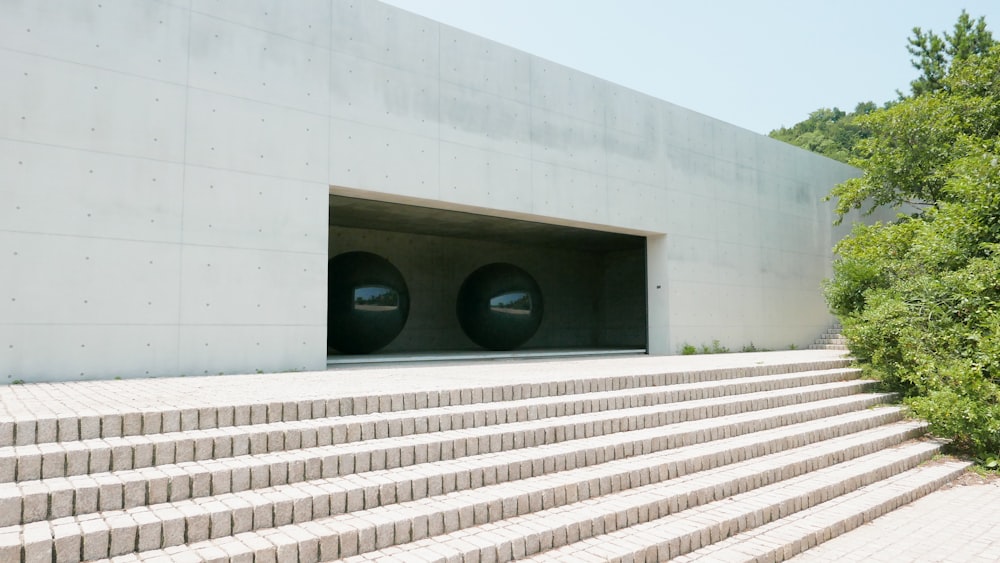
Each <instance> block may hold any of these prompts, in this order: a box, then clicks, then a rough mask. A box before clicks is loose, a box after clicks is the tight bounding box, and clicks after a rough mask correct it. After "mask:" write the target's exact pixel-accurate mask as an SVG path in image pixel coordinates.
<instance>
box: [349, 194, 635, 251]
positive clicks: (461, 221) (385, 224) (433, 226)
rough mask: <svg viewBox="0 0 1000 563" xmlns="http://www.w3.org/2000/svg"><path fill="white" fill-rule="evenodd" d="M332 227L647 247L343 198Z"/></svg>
mask: <svg viewBox="0 0 1000 563" xmlns="http://www.w3.org/2000/svg"><path fill="white" fill-rule="evenodd" d="M330 226H331V227H333V226H336V227H349V228H358V229H374V230H378V231H393V232H399V233H414V234H420V235H432V236H441V237H456V238H465V239H475V240H492V241H501V242H507V243H513V244H524V245H530V246H547V247H554V248H572V249H576V250H585V251H590V252H600V253H604V252H613V251H618V250H630V249H641V248H643V246H644V244H645V238H644V237H641V236H635V235H626V234H621V233H610V232H605V231H595V230H590V229H580V228H576V227H564V226H560V225H550V224H546V223H536V222H532V221H521V220H517V219H506V218H502V217H492V216H490V215H479V214H475V213H463V212H459V211H448V210H443V209H434V208H431V207H420V206H415V205H404V204H400V203H389V202H384V201H375V200H369V199H360V198H353V197H345V196H338V195H331V196H330Z"/></svg>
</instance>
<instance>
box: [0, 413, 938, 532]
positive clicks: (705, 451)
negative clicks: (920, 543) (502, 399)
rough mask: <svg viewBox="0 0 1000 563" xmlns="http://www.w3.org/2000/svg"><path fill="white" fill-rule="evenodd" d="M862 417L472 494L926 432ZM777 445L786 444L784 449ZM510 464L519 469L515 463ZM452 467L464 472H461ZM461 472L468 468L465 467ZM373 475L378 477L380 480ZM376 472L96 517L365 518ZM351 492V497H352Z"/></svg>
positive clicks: (551, 488)
mask: <svg viewBox="0 0 1000 563" xmlns="http://www.w3.org/2000/svg"><path fill="white" fill-rule="evenodd" d="M883 410H884V411H887V412H885V413H882V414H891V412H890V411H897V412H898V409H895V408H893V407H887V408H884V409H883ZM849 414H856V413H849ZM864 414H865V415H867V416H865V417H860V416H858V417H850V416H841V417H836V418H839V419H840V421H839V422H841V424H842V426H843V430H842V431H840V432H834V433H833V436H818V437H814V436H813V434H816V433H817V432H818V431H820V430H824V429H828V428H835V425H834V424H833V423H834V422H838V421H834V420H831V419H823V421H825V422H827V423H828V426H827V427H824V426H823V425H822V424H818V423H816V422H813V423H803V424H800V425H795V426H797V427H798V428H788V427H786V431H785V432H778V431H777V430H781V429H775V430H771V431H762V432H759V433H751V434H747V435H743V436H737V437H734V438H728V439H723V440H717V441H713V442H707V443H703V444H697V445H693V446H686V447H680V448H673V449H666V450H660V451H654V452H651V453H640V454H636V455H633V456H628V457H625V458H615V459H613V460H610V461H605V462H599V463H597V464H592V465H585V466H580V467H574V468H567V469H563V470H560V471H549V472H545V473H543V474H540V475H530V476H529V475H525V474H522V475H520V476H519V478H520V480H519V481H514V480H503V481H499V480H497V482H496V483H495V484H491V483H480V484H479V487H480V488H476V489H475V491H476V492H475V495H476V496H480V497H481V496H482V495H483V494H489V491H490V490H496V491H498V492H501V493H503V492H504V490H505V489H506V488H509V485H510V484H511V483H515V486H516V487H517V488H518V489H519V490H520V491H521V493H520V494H524V493H525V491H529V489H530V490H534V491H536V492H538V491H543V492H544V491H548V492H547V493H545V494H548V495H550V501H549V502H551V495H557V494H558V493H557V492H556V491H557V489H558V488H560V487H567V486H569V485H571V484H574V483H577V484H582V483H583V482H585V481H592V480H594V479H615V478H617V479H622V480H623V481H627V480H628V479H629V476H630V475H631V474H635V472H643V471H645V472H646V473H647V477H646V478H645V480H649V481H652V480H656V479H667V478H677V477H679V476H683V475H689V474H693V473H697V472H698V471H701V470H704V469H710V468H715V467H721V466H722V465H724V462H723V461H719V457H720V456H721V454H723V453H726V452H730V455H731V461H732V462H733V463H743V464H744V465H750V464H751V463H750V462H751V461H752V460H754V459H759V458H762V457H764V456H770V457H771V458H773V459H780V458H781V457H782V456H781V454H782V453H783V452H793V451H795V450H798V451H797V453H788V454H787V455H789V456H792V457H794V456H797V455H801V456H803V457H807V458H815V457H817V456H818V455H820V454H817V453H816V452H827V451H842V450H846V449H849V448H854V447H859V446H861V445H868V446H869V447H871V446H870V445H871V444H884V443H898V442H901V441H902V440H905V439H908V438H912V437H913V436H914V435H915V434H916V433H917V432H918V431H920V430H922V429H923V428H924V426H925V425H924V424H923V423H920V422H914V421H906V422H896V423H889V424H884V423H883V424H882V425H880V426H875V427H873V428H866V429H861V430H856V431H855V430H853V429H852V428H851V423H858V422H862V423H863V422H866V419H871V423H873V424H874V423H879V422H882V420H881V418H882V417H880V416H879V413H873V412H865V413H864ZM835 438H836V439H835ZM806 440H811V441H809V442H807V444H806V445H802V444H801V443H800V442H802V441H806ZM780 441H785V442H791V443H788V444H781V443H780ZM769 443H770V444H772V446H771V447H769V448H763V447H761V445H766V444H769ZM783 446H787V447H783ZM806 446H808V448H806ZM755 449H763V450H766V451H757V452H753V451H752V450H755ZM747 450H751V452H750V453H747ZM713 454H714V455H716V458H715V459H714V461H713V460H712V459H710V457H711V456H712V455H713ZM514 462H515V463H516V461H514ZM452 465H454V464H452ZM457 469H458V470H459V471H461V469H462V468H457ZM466 469H468V467H467V466H466ZM453 471H454V470H453ZM374 473H382V474H381V475H377V474H374ZM374 473H373V474H356V475H351V476H347V477H343V478H334V479H325V480H316V481H311V482H305V483H299V484H295V485H284V486H278V487H271V488H267V489H261V490H253V491H243V492H239V493H230V494H225V495H219V496H216V497H215V498H214V499H213V500H212V501H211V502H202V501H199V500H187V501H180V502H174V503H164V504H159V505H153V506H149V507H137V508H133V509H127V510H121V511H105V512H102V513H101V514H100V517H101V518H102V519H104V520H107V521H109V522H113V521H114V520H115V519H120V518H121V517H125V518H121V522H120V524H121V525H123V526H131V525H132V524H131V520H130V518H131V519H136V518H139V517H148V518H152V519H154V520H155V521H169V520H170V519H177V518H179V514H178V511H181V512H184V513H185V515H187V516H188V517H192V516H195V515H199V514H200V515H205V516H209V517H210V516H213V515H220V514H221V513H224V512H226V511H227V510H229V509H231V508H233V507H240V508H243V509H247V510H246V513H245V514H244V515H243V518H246V519H249V518H250V514H249V512H250V510H249V509H251V508H252V509H253V513H254V514H256V513H257V512H258V511H259V510H261V509H264V510H265V513H266V514H268V515H270V514H271V513H272V510H273V509H274V507H276V506H277V505H278V504H281V503H284V504H285V505H286V509H287V510H288V516H287V517H288V518H290V517H291V510H292V507H291V506H290V502H291V501H302V502H304V503H305V507H306V508H301V507H296V510H300V511H302V512H303V513H308V514H309V515H310V516H317V514H316V513H317V511H316V508H315V507H317V506H320V505H322V506H324V509H323V511H322V512H321V513H320V515H322V516H325V515H326V514H338V513H342V514H348V513H349V512H352V511H363V510H365V511H369V512H368V513H369V514H370V513H371V511H372V510H373V509H374V508H376V507H375V506H372V505H370V504H367V503H368V502H370V501H371V499H372V498H373V497H374V496H375V495H376V494H382V493H383V492H384V488H383V487H384V486H386V485H393V483H394V481H393V480H392V478H391V475H388V474H387V473H388V472H374ZM413 473H415V474H416V475H414V476H419V477H421V478H423V479H433V478H434V475H435V473H434V472H432V471H427V470H424V471H420V472H416V471H415V472H413ZM437 475H447V473H444V472H438V473H437ZM452 475H454V473H452ZM578 476H579V477H578ZM615 476H617V477H615ZM632 478H633V479H640V480H643V479H642V478H640V477H639V476H638V474H635V476H633V477H632ZM453 480H454V477H453ZM466 481H467V482H466V483H465V486H464V487H462V488H460V489H458V490H457V491H455V490H454V489H453V488H452V491H448V490H444V489H443V488H442V489H440V490H439V491H438V494H437V495H433V494H432V493H434V492H435V491H434V490H433V489H430V490H425V492H426V493H427V496H425V497H420V498H430V497H431V496H440V495H441V494H445V495H447V496H450V497H452V498H454V497H455V496H456V495H457V494H459V493H461V492H463V491H468V490H469V489H470V488H473V487H472V486H471V485H472V484H471V483H469V482H468V477H467V478H466ZM601 486H602V487H606V486H607V484H606V483H602V485H601ZM372 487H375V488H376V489H375V490H373V489H372ZM491 487H492V488H491ZM366 489H367V490H366ZM442 490H443V491H444V492H443V493H442V492H441V491H442ZM350 491H354V492H353V493H351V492H350ZM352 497H353V499H352ZM420 498H417V499H416V500H420ZM374 500H375V502H377V503H378V504H380V505H382V506H381V508H382V509H385V510H388V511H390V512H392V511H393V510H396V507H395V505H391V506H388V507H387V506H386V503H388V502H392V503H395V502H397V501H398V502H405V501H406V500H408V499H402V500H400V499H396V498H392V499H390V500H385V499H381V498H374ZM352 504H356V506H352ZM338 505H339V506H338ZM81 519H90V517H89V516H87V515H84V516H82V517H80V516H78V517H76V518H72V517H70V518H64V519H58V520H55V521H53V522H52V526H53V527H57V526H60V525H62V524H66V523H69V522H71V521H77V522H79V521H80V520H81ZM272 521H273V520H271V517H270V516H268V517H267V518H265V520H264V522H263V523H259V522H258V523H256V524H255V523H252V522H250V521H247V522H245V523H244V525H245V526H248V529H260V528H264V527H270V523H271V522H272ZM109 526H110V527H112V528H114V527H115V524H113V523H110V524H109ZM241 531H246V530H241ZM0 532H2V529H0ZM175 541H176V538H175Z"/></svg>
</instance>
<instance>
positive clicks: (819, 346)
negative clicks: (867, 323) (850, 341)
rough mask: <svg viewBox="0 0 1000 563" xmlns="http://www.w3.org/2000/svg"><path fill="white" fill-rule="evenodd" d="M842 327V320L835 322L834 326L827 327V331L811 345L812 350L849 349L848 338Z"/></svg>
mask: <svg viewBox="0 0 1000 563" xmlns="http://www.w3.org/2000/svg"><path fill="white" fill-rule="evenodd" d="M841 330H843V329H842V327H841V326H840V321H836V322H834V323H833V326H831V327H830V328H828V329H826V332H824V333H823V334H821V335H820V337H819V338H817V339H816V342H814V343H812V344H810V345H809V349H810V350H843V351H845V352H847V351H848V348H847V339H846V338H844V335H843V334H841Z"/></svg>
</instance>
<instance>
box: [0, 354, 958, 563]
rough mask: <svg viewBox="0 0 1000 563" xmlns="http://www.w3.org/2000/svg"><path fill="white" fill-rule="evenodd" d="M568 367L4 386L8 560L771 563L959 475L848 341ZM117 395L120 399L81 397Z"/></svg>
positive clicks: (0, 522) (4, 552) (3, 531)
mask: <svg viewBox="0 0 1000 563" xmlns="http://www.w3.org/2000/svg"><path fill="white" fill-rule="evenodd" d="M823 338H825V339H827V340H834V339H836V338H839V337H838V336H834V335H833V334H831V335H828V336H825V337H823ZM818 345H820V346H836V344H832V343H827V344H818ZM799 354H801V357H802V358H805V359H807V361H804V362H798V363H796V362H797V360H798V358H797V356H798V355H799ZM569 363H570V364H572V367H562V368H557V369H556V370H555V371H554V372H553V373H555V374H556V375H555V376H554V380H550V379H553V376H552V375H550V370H549V366H550V365H553V364H554V363H545V362H539V363H535V364H523V365H522V364H518V369H524V370H525V371H524V373H517V372H516V370H511V371H510V372H507V371H505V370H493V369H492V367H490V368H488V369H487V370H486V371H487V372H489V377H488V378H487V379H482V380H481V381H482V382H483V383H482V384H470V383H468V381H469V379H468V377H467V374H466V373H463V371H462V370H463V369H465V368H462V367H460V366H455V369H450V368H448V367H443V368H441V369H443V370H445V371H444V372H441V373H447V375H446V376H445V377H443V378H441V377H438V375H439V373H438V372H437V370H431V369H428V368H417V369H418V371H419V372H420V377H421V379H419V380H414V381H411V382H409V383H406V382H404V384H402V385H399V384H398V383H397V380H396V379H395V377H397V373H398V374H399V375H400V376H404V377H405V372H407V370H408V369H412V368H393V369H392V370H385V373H382V372H381V371H380V370H362V371H365V373H373V374H375V375H374V379H373V380H372V381H380V382H381V383H380V384H379V385H375V386H374V388H377V389H386V390H390V389H391V390H398V392H393V391H386V392H374V393H373V392H370V391H368V390H369V389H371V388H372V387H373V383H372V381H367V380H366V381H363V382H362V381H359V380H358V379H356V378H349V377H346V376H345V377H342V378H341V379H339V380H338V379H331V378H330V377H323V376H322V375H321V374H303V375H301V376H299V375H295V376H289V378H290V380H294V381H295V387H297V389H298V391H296V390H295V388H293V387H289V388H287V389H286V388H285V386H283V385H282V379H281V378H279V377H276V376H270V377H261V376H246V377H243V379H242V380H241V381H242V383H240V385H239V386H238V388H234V392H233V393H227V392H224V385H223V383H225V382H227V381H235V379H234V380H227V379H224V378H214V379H212V378H200V379H199V380H198V382H197V385H195V386H194V387H193V389H199V390H201V391H198V392H190V391H189V392H188V395H191V397H188V396H187V395H186V394H185V393H183V392H180V391H179V390H180V389H181V388H182V387H181V386H179V385H178V383H179V382H171V383H167V382H163V383H160V382H149V383H145V382H144V383H143V384H141V385H140V384H138V383H136V384H132V383H129V385H133V386H134V389H133V388H132V387H128V386H127V385H126V382H102V383H101V384H100V385H96V386H95V387H93V388H90V387H87V386H85V385H82V384H81V385H77V386H74V385H66V386H65V387H59V388H58V389H56V391H58V392H59V393H67V394H68V393H69V391H70V390H71V388H72V389H79V390H80V391H81V392H82V394H86V396H88V397H93V398H95V399H98V400H96V401H94V402H93V404H95V405H101V406H97V407H94V408H93V409H92V410H90V411H86V408H89V407H90V405H91V402H89V399H88V401H86V402H85V401H79V402H78V404H77V403H74V404H75V405H76V406H74V407H72V408H64V409H47V408H45V407H43V406H42V403H41V402H39V405H38V408H37V409H32V408H25V407H24V405H25V403H24V402H23V401H22V402H17V401H15V403H13V405H14V406H15V407H14V408H13V409H12V408H9V407H8V408H7V410H6V411H5V412H6V413H7V414H6V415H4V416H6V417H7V418H5V419H3V420H0V561H7V560H10V561H15V562H19V563H23V562H29V561H46V562H49V561H57V562H58V561H81V560H107V561H115V562H125V561H140V560H141V561H178V560H179V561H185V560H190V561H201V560H208V561H240V562H242V561H314V560H320V559H324V560H325V559H336V558H345V559H346V560H348V561H370V560H385V561H410V560H412V561H488V560H506V559H511V558H514V557H518V558H521V557H528V558H535V559H538V560H552V561H566V560H573V561H576V560H580V561H586V560H600V561H605V560H630V559H631V560H647V561H648V560H653V559H660V558H664V559H666V558H677V557H683V556H687V557H689V558H691V560H692V561H693V560H705V561H713V560H719V561H725V560H728V559H725V558H723V556H725V557H726V558H728V557H730V556H731V555H732V554H742V555H746V557H745V558H744V559H739V560H751V559H758V558H760V560H771V559H781V558H783V557H784V554H785V553H786V552H789V553H791V552H793V551H794V550H796V549H800V548H805V547H808V546H809V545H812V543H815V541H816V539H817V538H822V537H825V536H826V535H829V534H832V533H836V532H837V531H838V530H840V529H843V527H845V526H849V525H857V522H860V521H862V520H859V518H861V517H859V516H858V515H857V514H858V510H860V511H861V512H860V513H861V514H875V513H878V512H879V511H884V510H888V509H891V508H892V507H893V506H896V505H898V504H899V503H900V502H904V501H906V500H908V499H910V498H912V497H913V496H914V495H915V494H923V493H922V492H921V491H925V490H927V489H928V488H929V487H931V486H932V485H933V484H935V483H939V482H940V481H941V479H946V478H947V476H949V475H952V474H953V469H954V468H951V469H949V470H941V472H940V473H939V474H935V475H936V476H930V473H927V472H926V471H928V470H926V469H924V468H919V469H916V470H915V469H914V468H915V467H917V466H918V464H919V463H920V462H921V461H923V460H925V459H927V458H928V457H930V456H931V455H933V453H934V452H935V451H937V450H938V448H939V447H940V444H939V443H937V442H934V441H922V440H920V436H922V434H923V432H924V431H925V424H924V423H922V422H919V421H913V420H909V421H906V420H904V419H903V415H902V408H901V407H898V406H891V405H888V403H891V402H893V401H894V400H896V399H897V397H896V396H895V395H893V394H881V393H871V392H870V391H872V390H873V386H874V385H875V382H873V381H866V380H860V379H858V377H859V374H860V370H858V369H855V368H851V366H850V363H851V360H850V359H849V358H846V357H843V358H834V354H832V353H822V352H813V353H809V352H798V353H795V352H789V353H784V355H777V354H776V355H774V356H773V357H772V356H767V355H759V356H758V355H746V356H743V355H738V354H737V355H726V357H724V358H720V360H719V361H718V363H716V362H706V361H694V362H689V361H685V362H683V363H680V362H678V363H673V364H671V363H669V362H659V361H657V362H653V361H648V360H640V361H634V362H633V363H629V362H623V363H621V364H619V363H617V362H611V361H608V362H569ZM751 363H752V364H753V365H747V364H751ZM616 365H617V366H619V367H620V366H621V365H628V366H632V367H633V368H634V370H633V371H632V373H631V374H628V375H626V374H620V369H615V366H616ZM670 365H673V366H674V367H673V368H672V371H671V368H670V367H669V366H670ZM679 366H687V368H688V371H682V369H684V368H681V369H678V367H679ZM722 366H724V367H722ZM694 367H697V368H698V369H691V368H694ZM581 368H582V369H581ZM390 371H391V373H390ZM376 372H378V373H376ZM508 373H509V377H508ZM341 375H344V374H341ZM431 376H433V377H431ZM250 382H252V384H253V386H263V387H251V385H250ZM184 383H185V384H188V383H189V381H185V382H184ZM118 384H121V385H118ZM160 385H162V386H163V387H162V391H163V392H164V394H165V396H167V397H169V400H168V401H164V402H163V403H157V402H156V401H155V397H156V393H158V392H159V391H160V390H161V389H160ZM126 388H128V389H132V390H133V391H134V392H135V393H134V394H133V395H131V396H130V397H128V398H126V399H125V400H124V401H122V405H119V406H117V407H116V406H115V405H113V404H112V402H111V401H106V400H103V399H100V398H97V397H96V395H94V394H95V393H102V394H104V395H106V396H113V395H115V393H113V392H112V391H122V390H125V389H126ZM207 389H214V390H215V391H214V392H212V393H209V392H207V391H205V390H207ZM262 389H266V391H262ZM303 390H304V393H303ZM17 391H18V393H17V396H18V397H19V399H18V401H20V400H21V399H22V398H28V402H31V401H33V400H34V398H33V397H38V398H39V399H40V398H42V397H43V396H45V395H46V394H48V395H50V396H52V397H55V396H56V395H52V393H53V392H54V391H53V390H50V389H48V388H47V387H46V388H44V389H43V387H42V386H39V387H37V388H31V389H28V388H26V389H25V390H24V392H22V390H20V389H18V390H17ZM29 391H30V393H29ZM144 394H145V395H144ZM126 395H127V394H126ZM67 396H68V395H67ZM62 400H66V399H62ZM5 404H7V403H5ZM32 404H33V403H32ZM143 405H145V406H143ZM161 405H162V406H161ZM168 405H169V406H168ZM149 406H152V408H147V407H149ZM140 407H141V408H140ZM115 408H117V410H114V409H115ZM133 408H134V409H135V411H134V412H133V411H132V410H130V409H133ZM35 412H37V413H40V414H37V415H36V414H35ZM45 413H48V414H45ZM67 413H73V414H67ZM32 417H33V418H32ZM918 474H919V475H922V476H923V477H921V478H924V479H923V481H921V483H923V484H918V481H920V479H921V478H918V477H911V476H912V475H918ZM898 475H901V476H902V477H897V476H898ZM925 477H926V478H925ZM880 479H884V480H885V481H884V482H883V483H884V484H882V485H878V484H876V485H875V486H869V485H870V484H872V483H876V482H877V481H878V480H880ZM904 483H905V484H906V485H905V487H909V484H911V483H913V487H911V488H905V487H904V485H902V484H904ZM855 491H857V492H855ZM873 491H876V492H879V493H880V494H881V493H885V491H890V492H891V493H892V494H890V495H889V496H887V497H884V499H887V500H880V499H882V498H883V497H876V496H872V495H873ZM913 491H917V492H913ZM885 494H889V493H885ZM830 499H835V500H833V502H826V501H828V500H830ZM866 503H867V504H866ZM841 505H843V506H845V507H846V506H848V505H851V506H858V507H860V506H862V505H864V506H867V507H868V508H865V509H863V510H862V509H857V510H854V509H851V510H854V512H851V513H849V512H850V510H848V509H846V508H845V509H839V508H837V507H840V506H841ZM838 518H839V519H838ZM845 519H846V520H845ZM845 522H846V523H845ZM751 528H756V529H755V530H753V531H751ZM792 530H801V532H800V534H799V536H793V535H792ZM810 542H812V543H810ZM710 543H714V544H715V545H716V546H717V547H714V548H713V547H709V544H710ZM779 552H780V556H779ZM720 554H721V555H720ZM713 557H714V558H713ZM695 558H701V559H695Z"/></svg>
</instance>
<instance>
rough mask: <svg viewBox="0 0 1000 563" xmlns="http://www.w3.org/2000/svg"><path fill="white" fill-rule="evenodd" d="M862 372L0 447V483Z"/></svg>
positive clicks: (651, 402) (605, 407) (628, 405)
mask: <svg viewBox="0 0 1000 563" xmlns="http://www.w3.org/2000/svg"><path fill="white" fill-rule="evenodd" d="M857 375H858V370H837V371H830V372H825V373H815V374H803V375H802V376H795V375H790V376H787V377H782V378H781V379H778V380H762V381H755V380H749V381H746V380H745V381H739V380H737V381H722V382H707V383H705V384H703V385H702V386H699V387H695V388H690V386H688V385H680V386H671V387H666V388H663V389H662V390H659V391H652V390H650V391H642V390H640V391H632V390H628V391H627V392H625V393H613V394H611V395H609V394H598V396H594V397H585V398H576V399H575V400H574V399H566V400H558V398H553V399H552V400H550V401H548V402H547V403H543V404H527V405H525V404H520V405H518V404H512V405H503V404H501V405H499V406H497V407H494V408H488V407H486V406H483V407H481V408H475V405H470V406H468V407H463V409H462V410H461V411H457V412H456V411H455V410H454V408H439V409H425V410H423V411H413V413H414V414H408V413H406V412H400V413H391V414H387V415H378V417H377V418H376V417H370V416H359V417H357V418H359V419H362V420H358V421H348V422H341V419H318V420H315V421H309V422H296V423H287V424H286V423H282V424H274V425H263V426H264V427H263V428H261V427H253V426H249V427H230V428H222V429H212V430H207V431H192V432H189V433H174V434H167V435H155V436H150V437H149V439H148V440H143V439H141V438H139V437H127V438H108V439H104V440H97V441H89V442H71V443H68V444H41V445H32V446H21V447H11V448H3V449H0V483H3V482H8V481H30V480H36V479H43V478H44V479H48V478H54V477H66V476H73V475H86V474H89V473H102V472H105V471H108V470H114V471H121V470H127V469H138V468H142V467H153V466H158V465H168V464H173V463H183V462H185V461H202V460H208V459H222V458H229V457H236V456H240V455H247V454H252V455H256V454H262V453H270V452H278V451H286V450H292V449H299V448H311V447H317V446H326V445H330V444H342V443H346V442H356V441H361V440H371V439H379V438H389V437H398V436H406V435H412V434H419V433H428V432H437V431H440V430H452V429H455V430H457V429H463V428H478V427H483V426H492V425H496V424H507V423H512V422H523V421H530V420H540V419H543V418H555V417H561V416H572V415H578V414H584V413H593V412H605V411H610V410H618V409H625V408H634V407H642V406H653V405H660V404H667V403H676V402H681V401H690V400H701V399H705V398H710V397H723V396H729V395H735V394H741V393H755V392H761V391H768V390H779V389H788V388H792V387H799V386H805V385H816V384H821V383H830V382H834V381H841V380H845V379H853V378H855V377H857ZM676 387H680V388H679V389H678V388H676ZM644 389H645V388H644ZM602 395H603V396H602ZM523 402H524V401H522V403H523ZM531 402H532V403H535V402H536V401H531Z"/></svg>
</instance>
